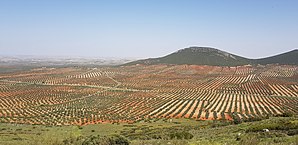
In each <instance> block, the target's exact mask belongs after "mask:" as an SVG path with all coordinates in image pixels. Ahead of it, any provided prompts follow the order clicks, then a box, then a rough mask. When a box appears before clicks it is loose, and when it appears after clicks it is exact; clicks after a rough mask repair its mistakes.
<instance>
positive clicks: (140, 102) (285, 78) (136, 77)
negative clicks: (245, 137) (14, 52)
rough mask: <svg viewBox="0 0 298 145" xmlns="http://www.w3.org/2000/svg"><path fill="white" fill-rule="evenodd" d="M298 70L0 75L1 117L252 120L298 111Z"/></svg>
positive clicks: (84, 121)
mask: <svg viewBox="0 0 298 145" xmlns="http://www.w3.org/2000/svg"><path fill="white" fill-rule="evenodd" d="M297 104H298V67H297V66H291V65H266V66H238V67H219V66H199V65H132V66H122V67H95V68H91V67H59V68H49V67H42V68H34V69H25V70H17V71H14V72H5V71H4V72H2V73H0V122H2V123H14V124H39V125H52V126H60V125H88V124H103V123H134V122H140V121H144V120H150V119H169V118H175V119H178V118H189V119H193V120H231V121H232V120H233V121H235V120H239V121H241V120H253V119H257V118H264V117H268V116H278V115H282V114H284V113H292V114H298V105H297Z"/></svg>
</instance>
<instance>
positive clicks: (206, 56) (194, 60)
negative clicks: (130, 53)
mask: <svg viewBox="0 0 298 145" xmlns="http://www.w3.org/2000/svg"><path fill="white" fill-rule="evenodd" d="M297 54H298V51H297V50H293V51H290V52H287V53H283V54H280V55H276V56H272V57H268V58H262V59H248V58H245V57H241V56H237V55H234V54H231V53H228V52H225V51H221V50H218V49H215V48H209V47H189V48H185V49H181V50H179V51H177V52H174V53H172V54H169V55H167V56H164V57H159V58H149V59H143V60H137V61H133V62H130V63H127V64H125V65H134V64H149V65H151V64H193V65H210V66H239V65H247V64H272V63H279V64H290V65H292V64H294V65H297V63H298V55H297Z"/></svg>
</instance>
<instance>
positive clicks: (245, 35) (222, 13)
mask: <svg viewBox="0 0 298 145" xmlns="http://www.w3.org/2000/svg"><path fill="white" fill-rule="evenodd" d="M189 46H211V47H216V48H219V49H221V50H224V51H228V52H231V53H234V54H238V55H241V56H245V57H250V58H259V57H264V56H270V55H274V54H277V53H281V52H286V51H289V50H292V49H294V48H298V0H293V1H290V0H245V1H244V0H202V1H200V0H101V1H100V0H94V1H92V0H80V1H79V0H47V1H46V0H1V1H0V55H66V56H68V55H69V56H99V57H142V58H144V57H158V56H163V55H165V54H168V53H171V52H173V51H176V50H178V49H181V48H184V47H189Z"/></svg>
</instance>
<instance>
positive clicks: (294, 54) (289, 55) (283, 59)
mask: <svg viewBox="0 0 298 145" xmlns="http://www.w3.org/2000/svg"><path fill="white" fill-rule="evenodd" d="M255 63H256V64H263V65H265V64H275V63H278V64H288V65H298V50H297V49H295V50H292V51H289V52H286V53H282V54H279V55H275V56H271V57H266V58H261V59H256V60H255Z"/></svg>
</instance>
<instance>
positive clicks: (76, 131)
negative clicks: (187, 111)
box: [0, 117, 298, 145]
mask: <svg viewBox="0 0 298 145" xmlns="http://www.w3.org/2000/svg"><path fill="white" fill-rule="evenodd" d="M215 124H216V125H215ZM297 124H298V119H297V117H270V118H269V119H265V120H261V121H255V122H244V123H240V124H233V122H231V121H195V120H189V119H174V120H173V122H169V121H168V120H156V122H154V123H149V122H138V123H134V124H127V123H122V124H96V125H87V126H83V127H82V128H79V127H77V126H60V127H59V126H48V127H47V126H43V125H14V124H0V144H10V145H15V144H32V145H33V144H35V145H36V144H37V145H41V144H49V145H51V144H52V145H93V144H94V145H95V144H96V145H97V144H101V145H116V144H122V145H127V144H132V145H142V144H154V145H155V144H161V145H162V144H177V145H180V144H181V145H187V144H189V145H194V144H198V145H200V144H240V145H242V144H245V145H253V144H260V145H262V144H289V145H290V144H297V143H298V132H297V129H298V127H297ZM264 129H268V130H269V131H268V132H266V131H264ZM92 130H94V132H92Z"/></svg>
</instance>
